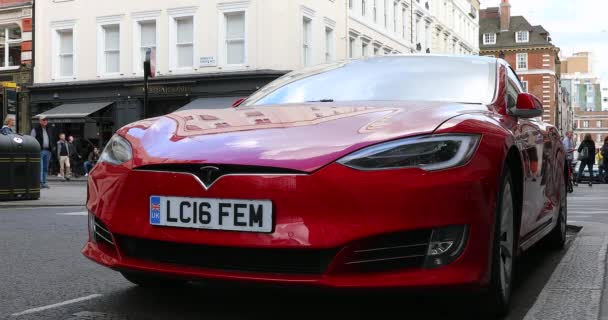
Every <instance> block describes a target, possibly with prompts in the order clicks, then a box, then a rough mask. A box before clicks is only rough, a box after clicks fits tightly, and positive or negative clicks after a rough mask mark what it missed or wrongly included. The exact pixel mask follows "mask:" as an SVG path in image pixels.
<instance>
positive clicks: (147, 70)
mask: <svg viewBox="0 0 608 320" xmlns="http://www.w3.org/2000/svg"><path fill="white" fill-rule="evenodd" d="M155 75H156V50H155V49H153V48H148V49H146V57H145V59H144V119H145V118H146V115H147V111H148V79H149V78H154V76H155Z"/></svg>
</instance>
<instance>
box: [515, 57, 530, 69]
mask: <svg viewBox="0 0 608 320" xmlns="http://www.w3.org/2000/svg"><path fill="white" fill-rule="evenodd" d="M525 69H528V54H527V53H518V54H517V70H525Z"/></svg>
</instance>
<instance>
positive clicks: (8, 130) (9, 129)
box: [0, 116, 15, 135]
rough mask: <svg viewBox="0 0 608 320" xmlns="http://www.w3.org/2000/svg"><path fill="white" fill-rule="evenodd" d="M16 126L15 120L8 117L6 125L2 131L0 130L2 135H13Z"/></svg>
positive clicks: (5, 121) (5, 120)
mask: <svg viewBox="0 0 608 320" xmlns="http://www.w3.org/2000/svg"><path fill="white" fill-rule="evenodd" d="M14 126H15V119H13V117H11V116H6V119H4V125H3V126H2V129H0V133H2V134H3V135H8V134H12V133H13V127H14Z"/></svg>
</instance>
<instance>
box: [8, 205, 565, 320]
mask: <svg viewBox="0 0 608 320" xmlns="http://www.w3.org/2000/svg"><path fill="white" fill-rule="evenodd" d="M571 203H574V201H573V202H571ZM86 224H87V219H86V215H85V213H84V208H83V207H63V208H57V207H47V208H44V207H42V208H3V209H0V319H4V318H6V319H15V320H21V319H53V320H54V319H70V320H76V319H137V320H139V319H142V320H145V319H294V318H296V319H304V318H307V319H310V318H312V317H317V318H329V317H340V318H344V319H353V318H354V319H371V318H374V319H388V318H394V317H395V316H396V315H399V317H400V318H406V319H480V317H478V316H475V310H478V309H479V306H480V301H478V300H476V299H474V297H472V296H469V295H463V294H454V293H447V294H445V293H441V294H436V293H435V294H420V293H404V292H357V293H345V292H328V291H326V290H318V289H317V290H316V289H310V288H284V287H259V286H242V285H236V284H225V283H222V284H216V283H204V284H192V285H188V286H186V287H184V288H179V289H165V290H158V291H150V290H144V289H140V288H137V287H135V286H133V285H131V284H130V283H129V282H127V281H126V280H124V279H123V278H122V277H121V275H120V274H118V273H116V272H114V271H111V270H108V269H105V268H103V267H100V266H98V265H96V264H94V263H92V262H90V261H89V260H87V259H86V258H84V257H83V256H82V255H81V254H80V249H81V248H82V246H83V244H84V242H85V240H86V238H87V230H86ZM564 253H565V251H561V252H554V251H547V250H545V249H544V248H542V247H538V248H534V249H532V251H530V252H529V253H527V254H526V255H525V256H524V257H522V258H521V259H520V263H519V267H518V273H517V278H518V280H517V283H516V285H515V289H514V300H513V306H512V312H511V315H510V316H509V318H508V319H522V318H523V317H524V315H525V314H526V312H527V310H528V309H529V308H530V307H531V306H532V304H533V303H534V301H535V300H536V297H537V295H538V293H539V292H540V290H541V289H542V288H543V286H544V284H545V283H546V281H547V280H548V278H549V277H550V276H551V273H552V271H553V269H554V268H555V266H556V265H557V264H558V263H559V261H560V259H561V257H562V256H563V254H564Z"/></svg>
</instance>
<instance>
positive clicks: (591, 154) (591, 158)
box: [577, 133, 595, 187]
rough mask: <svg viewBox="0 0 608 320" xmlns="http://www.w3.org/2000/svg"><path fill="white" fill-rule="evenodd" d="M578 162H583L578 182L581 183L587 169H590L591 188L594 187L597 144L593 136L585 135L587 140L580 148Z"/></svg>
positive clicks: (579, 170)
mask: <svg viewBox="0 0 608 320" xmlns="http://www.w3.org/2000/svg"><path fill="white" fill-rule="evenodd" d="M578 160H579V161H580V162H581V165H580V167H579V168H578V177H577V180H578V182H579V183H580V182H581V178H582V177H583V171H585V167H589V186H590V187H592V186H593V165H594V164H595V142H593V138H591V134H589V133H587V134H585V139H583V142H581V144H580V145H579V146H578Z"/></svg>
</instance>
